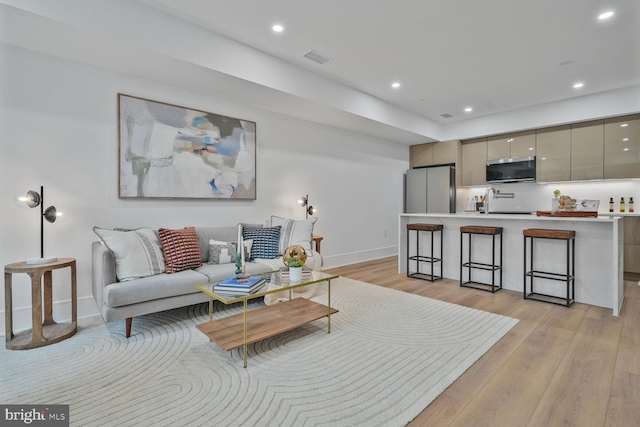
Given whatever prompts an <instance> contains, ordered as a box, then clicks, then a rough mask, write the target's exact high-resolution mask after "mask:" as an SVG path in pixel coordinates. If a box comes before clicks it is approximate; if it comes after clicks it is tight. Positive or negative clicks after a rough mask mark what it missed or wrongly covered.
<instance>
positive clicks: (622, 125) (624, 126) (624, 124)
mask: <svg viewBox="0 0 640 427" xmlns="http://www.w3.org/2000/svg"><path fill="white" fill-rule="evenodd" d="M627 126H629V124H628V123H623V124H621V125H620V127H621V128H626V127H627Z"/></svg>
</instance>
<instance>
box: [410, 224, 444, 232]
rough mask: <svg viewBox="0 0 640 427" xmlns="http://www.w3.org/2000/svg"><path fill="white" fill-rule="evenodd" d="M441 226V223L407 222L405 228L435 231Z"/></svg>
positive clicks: (441, 227)
mask: <svg viewBox="0 0 640 427" xmlns="http://www.w3.org/2000/svg"><path fill="white" fill-rule="evenodd" d="M443 228H444V226H443V225H442V224H407V230H417V231H437V230H442V229H443Z"/></svg>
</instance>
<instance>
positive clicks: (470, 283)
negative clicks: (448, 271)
mask: <svg viewBox="0 0 640 427" xmlns="http://www.w3.org/2000/svg"><path fill="white" fill-rule="evenodd" d="M465 234H466V235H467V236H468V254H467V255H468V258H467V260H468V261H467V262H464V258H463V246H464V235H465ZM472 235H476V236H491V264H486V263H481V262H474V261H471V246H472V245H471V236H472ZM496 236H500V254H499V256H500V264H496ZM464 268H467V271H468V274H469V280H467V281H466V282H465V281H464V280H463V275H462V273H463V269H464ZM474 269H477V270H488V271H491V284H489V283H482V282H477V281H475V280H472V279H471V270H474ZM496 273H499V277H500V285H497V284H496ZM460 286H461V287H463V288H473V289H478V290H481V291H487V292H492V293H493V292H496V291H498V290H500V289H502V227H484V226H478V225H466V226H462V227H460Z"/></svg>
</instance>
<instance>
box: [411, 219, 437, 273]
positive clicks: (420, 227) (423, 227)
mask: <svg viewBox="0 0 640 427" xmlns="http://www.w3.org/2000/svg"><path fill="white" fill-rule="evenodd" d="M443 229H444V226H443V225H442V224H421V223H415V224H407V277H413V278H415V279H422V280H428V281H430V282H434V281H436V280H439V279H442V254H443V238H442V230H443ZM411 231H415V232H416V233H415V234H416V254H415V255H410V251H409V240H410V232H411ZM422 231H425V232H428V233H431V253H430V254H429V255H423V254H421V253H420V232H422ZM434 232H438V233H440V256H439V257H438V256H436V254H435V253H434V250H433V247H434ZM410 261H415V265H416V271H414V272H412V271H411V270H410V268H409V267H410ZM423 263H426V264H428V265H429V266H430V268H431V272H430V273H425V272H422V271H420V265H421V264H423ZM436 265H439V266H440V275H438V276H436V275H435V271H434V269H435V267H436Z"/></svg>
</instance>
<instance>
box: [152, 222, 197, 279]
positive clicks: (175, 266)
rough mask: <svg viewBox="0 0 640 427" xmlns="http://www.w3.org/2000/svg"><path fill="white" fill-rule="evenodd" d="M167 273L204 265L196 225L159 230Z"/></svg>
mask: <svg viewBox="0 0 640 427" xmlns="http://www.w3.org/2000/svg"><path fill="white" fill-rule="evenodd" d="M158 236H159V237H160V244H161V245H162V253H163V254H164V260H165V264H166V271H167V274H171V273H177V272H179V271H182V270H189V269H191V268H198V267H200V266H201V265H202V259H201V257H200V246H199V245H198V236H197V235H196V229H195V228H194V227H189V228H184V229H181V230H170V229H168V228H160V229H159V230H158Z"/></svg>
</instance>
